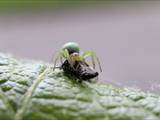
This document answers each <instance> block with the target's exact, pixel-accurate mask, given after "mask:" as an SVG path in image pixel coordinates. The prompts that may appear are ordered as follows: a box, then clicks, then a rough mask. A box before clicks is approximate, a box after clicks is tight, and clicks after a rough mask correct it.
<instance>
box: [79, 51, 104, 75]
mask: <svg viewBox="0 0 160 120" xmlns="http://www.w3.org/2000/svg"><path fill="white" fill-rule="evenodd" d="M82 57H83V58H84V59H86V58H87V57H91V60H92V64H93V68H94V69H95V61H96V62H97V63H98V66H99V69H100V72H102V67H101V64H100V61H99V59H98V57H97V56H96V54H95V53H94V52H92V51H88V52H85V53H84V54H83V55H82Z"/></svg>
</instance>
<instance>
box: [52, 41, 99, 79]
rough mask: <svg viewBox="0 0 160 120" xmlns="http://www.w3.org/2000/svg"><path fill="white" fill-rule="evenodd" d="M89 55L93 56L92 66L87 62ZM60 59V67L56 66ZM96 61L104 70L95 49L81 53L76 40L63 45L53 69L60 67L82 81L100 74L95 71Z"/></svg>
mask: <svg viewBox="0 0 160 120" xmlns="http://www.w3.org/2000/svg"><path fill="white" fill-rule="evenodd" d="M88 57H91V61H92V67H91V66H90V65H89V64H88V63H87V62H86V58H88ZM58 60H60V62H61V66H60V67H57V66H56V64H57V61H58ZM96 61H97V63H98V66H99V69H100V72H102V68H101V65H100V61H99V59H98V57H97V56H96V54H95V53H94V52H93V51H88V52H85V53H83V54H82V55H81V54H80V47H79V45H78V44H77V43H75V42H68V43H66V44H64V45H63V47H62V49H61V50H60V51H59V52H58V54H57V55H56V57H55V59H54V67H53V70H54V69H55V68H60V69H63V71H64V72H65V73H67V74H70V75H73V76H75V77H76V78H78V79H79V80H80V81H83V80H90V79H92V78H95V77H97V76H98V75H99V73H98V72H96V71H95V67H96Z"/></svg>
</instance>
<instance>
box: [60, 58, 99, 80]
mask: <svg viewBox="0 0 160 120" xmlns="http://www.w3.org/2000/svg"><path fill="white" fill-rule="evenodd" d="M61 68H62V69H63V71H64V72H65V73H67V74H70V75H74V76H75V77H76V78H78V79H80V80H89V79H92V78H95V77H97V76H98V72H96V71H94V70H93V69H92V68H90V67H89V65H88V64H87V63H86V62H84V61H76V63H75V64H74V66H72V65H71V64H70V63H69V62H68V60H66V61H64V63H63V64H62V66H61Z"/></svg>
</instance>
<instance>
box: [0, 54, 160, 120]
mask: <svg viewBox="0 0 160 120" xmlns="http://www.w3.org/2000/svg"><path fill="white" fill-rule="evenodd" d="M0 120H160V96H158V95H154V94H150V93H144V92H142V91H139V90H133V89H126V88H124V89H122V88H121V89H120V88H116V87H113V86H111V85H107V84H106V85H104V84H103V85H102V84H98V83H89V82H82V83H78V82H76V80H74V79H71V78H68V77H66V76H64V75H63V71H60V70H56V71H54V72H53V70H52V68H51V67H50V65H48V64H45V63H42V62H32V61H24V60H16V59H15V58H13V57H12V56H9V55H4V54H0Z"/></svg>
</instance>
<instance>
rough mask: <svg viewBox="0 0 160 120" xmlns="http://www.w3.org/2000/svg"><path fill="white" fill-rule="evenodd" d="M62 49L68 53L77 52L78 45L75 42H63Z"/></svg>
mask: <svg viewBox="0 0 160 120" xmlns="http://www.w3.org/2000/svg"><path fill="white" fill-rule="evenodd" d="M64 49H67V50H68V52H69V54H73V53H79V51H80V49H79V45H78V44H77V43H75V42H68V43H66V44H64V45H63V50H64Z"/></svg>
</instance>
